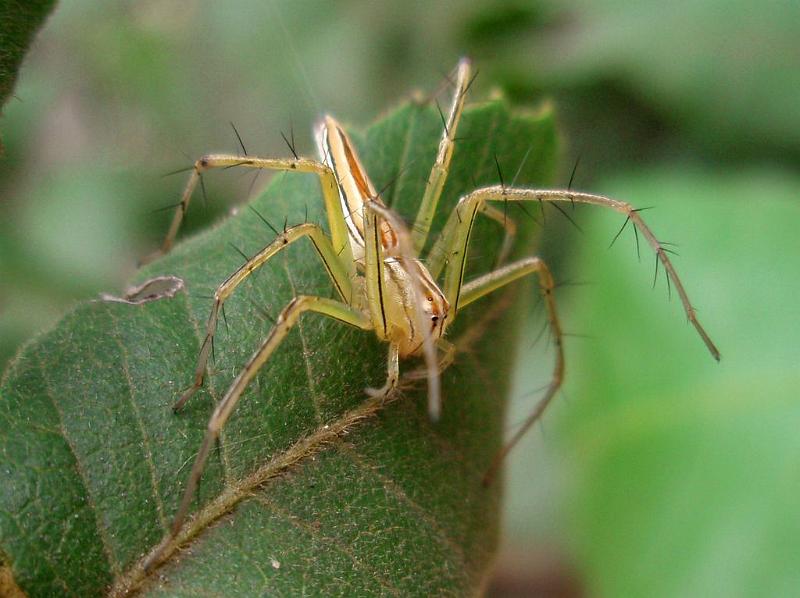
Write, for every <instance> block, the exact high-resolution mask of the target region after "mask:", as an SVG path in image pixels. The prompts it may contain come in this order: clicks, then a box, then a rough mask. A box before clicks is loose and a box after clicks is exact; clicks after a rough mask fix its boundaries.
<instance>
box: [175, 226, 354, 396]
mask: <svg viewBox="0 0 800 598" xmlns="http://www.w3.org/2000/svg"><path fill="white" fill-rule="evenodd" d="M304 238H308V239H309V240H310V241H311V243H312V245H313V246H314V249H316V251H317V254H318V255H319V257H320V259H321V260H322V263H323V265H324V266H325V270H326V271H327V272H328V275H329V276H330V278H331V281H332V282H333V286H334V287H335V288H336V291H337V293H338V295H339V297H341V299H342V301H343V302H345V303H346V304H347V305H350V306H351V307H353V308H354V309H361V308H362V306H361V303H360V301H359V299H360V295H358V294H357V295H354V293H353V282H352V279H351V277H350V272H348V268H347V264H346V263H345V262H344V260H343V259H342V258H341V257H340V256H339V254H337V252H336V251H335V250H334V247H333V244H332V243H331V241H330V239H329V238H328V237H327V236H326V235H325V233H324V232H323V230H322V229H321V228H320V227H319V226H317V225H316V224H311V223H305V224H300V225H297V226H293V227H291V228H289V229H287V230H286V231H285V232H283V233H280V234H279V235H278V236H277V237H276V238H275V240H274V241H272V243H270V244H269V245H267V246H266V247H264V248H263V249H262V250H261V251H259V252H258V253H257V254H256V255H254V256H253V257H252V258H250V259H249V260H247V261H246V262H245V263H244V264H242V265H241V266H240V267H239V269H238V270H236V272H234V273H233V274H231V275H230V276H229V277H228V279H227V280H225V282H223V283H222V284H221V285H219V286H218V287H217V289H216V291H214V306H213V307H212V309H211V314H210V315H209V317H208V321H207V322H206V336H205V339H204V340H203V343H202V344H201V346H200V355H199V357H198V360H197V367H196V368H195V372H194V381H193V383H192V385H191V386H190V387H189V388H188V389H186V390H185V391H184V392H183V394H182V395H181V397H180V399H178V401H177V402H176V403H175V405H174V407H173V409H175V410H176V411H177V410H179V409H180V408H182V407H183V405H184V404H185V403H186V401H188V400H189V399H190V398H191V397H192V395H194V393H195V392H197V390H198V389H199V388H200V387H201V386H202V385H203V379H204V378H205V374H206V366H207V364H208V357H209V355H210V352H211V347H212V346H213V341H214V334H215V332H216V329H217V322H218V319H219V313H220V311H221V310H222V309H223V306H224V304H225V301H227V299H228V297H230V296H231V294H232V293H233V292H234V291H235V290H236V288H237V287H238V286H239V285H240V284H242V283H243V282H244V281H245V280H247V278H248V277H249V276H250V275H251V274H252V273H253V272H254V271H255V270H257V269H258V268H260V267H261V266H263V265H264V264H265V263H266V262H267V260H269V259H270V258H271V257H272V256H274V255H275V254H276V253H278V252H279V251H281V250H283V249H285V248H287V247H289V246H290V245H291V244H292V243H295V242H297V241H299V240H300V239H304Z"/></svg>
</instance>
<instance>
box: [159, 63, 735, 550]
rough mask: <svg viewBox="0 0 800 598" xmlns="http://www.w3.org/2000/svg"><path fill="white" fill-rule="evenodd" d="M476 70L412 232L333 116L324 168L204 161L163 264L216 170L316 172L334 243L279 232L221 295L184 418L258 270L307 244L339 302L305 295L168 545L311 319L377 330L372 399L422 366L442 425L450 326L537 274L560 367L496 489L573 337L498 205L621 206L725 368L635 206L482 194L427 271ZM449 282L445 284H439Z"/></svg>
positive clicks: (277, 328) (559, 195)
mask: <svg viewBox="0 0 800 598" xmlns="http://www.w3.org/2000/svg"><path fill="white" fill-rule="evenodd" d="M470 71H471V67H470V62H469V60H467V59H462V60H461V61H460V62H459V63H458V65H457V68H456V76H455V92H454V94H453V99H452V103H451V105H450V108H449V112H448V113H447V115H446V116H443V121H444V130H443V133H442V137H441V140H440V143H439V149H438V154H437V157H436V160H435V162H434V164H433V167H432V169H431V172H430V176H429V178H428V182H427V186H426V188H425V192H424V195H423V197H422V201H421V203H420V207H419V209H418V212H417V215H416V219H415V221H414V224H413V226H412V227H410V228H409V227H407V226H406V225H405V223H404V222H403V221H402V220H401V219H400V218H399V217H398V216H397V215H396V214H395V213H394V212H393V211H391V210H390V209H389V208H387V207H386V205H385V204H384V203H383V201H382V200H381V197H380V195H379V193H378V192H377V191H376V189H375V187H374V185H373V183H372V182H371V181H370V179H369V176H368V175H367V173H366V172H365V170H364V167H363V166H362V164H361V161H360V159H359V157H358V155H357V153H356V150H355V148H354V145H353V143H352V142H351V141H350V138H349V137H348V135H347V133H346V132H345V131H344V129H343V128H342V126H341V125H340V124H339V123H338V122H337V121H336V119H334V118H333V117H332V116H325V117H324V118H323V119H322V120H321V122H320V123H319V125H318V126H317V130H316V139H317V145H318V150H319V157H320V159H319V161H315V160H310V159H306V158H300V157H297V156H295V157H294V158H291V159H280V158H278V159H272V158H258V157H252V156H241V155H233V154H209V155H205V156H203V157H201V158H200V159H198V160H197V161H196V162H195V164H194V167H193V169H192V172H191V175H190V177H189V180H188V182H187V184H186V187H185V189H184V192H183V195H182V198H181V202H180V204H179V206H178V207H177V209H176V211H175V215H174V217H173V220H172V224H171V226H170V228H169V231H168V233H167V235H166V237H165V240H164V242H163V245H162V247H161V249H160V250H159V252H158V254H161V253H166V252H168V251H169V250H170V248H171V247H172V245H173V242H174V240H175V237H176V235H177V232H178V229H179V228H180V225H181V222H182V220H183V216H184V214H185V213H186V210H187V208H188V205H189V201H190V199H191V196H192V193H193V191H194V189H195V187H196V186H197V184H198V183H199V182H201V178H200V177H201V174H202V173H203V172H204V171H207V170H211V169H214V168H228V167H233V166H244V167H249V168H255V169H269V170H279V171H295V172H304V173H314V174H316V175H317V176H318V177H319V180H320V185H321V188H322V197H323V201H324V203H325V209H326V213H327V220H328V228H329V233H326V232H325V231H324V230H323V229H322V228H321V227H320V226H319V225H317V224H313V223H304V224H300V225H297V226H293V227H290V228H288V229H286V230H284V231H283V232H282V233H278V234H277V237H276V238H275V239H274V240H273V241H272V242H271V243H269V244H268V245H267V246H266V247H264V248H263V249H262V250H261V251H259V252H258V253H257V254H256V255H254V256H253V257H252V258H250V259H248V260H247V261H246V262H245V263H244V264H243V265H242V266H241V267H239V269H238V270H236V272H234V273H233V274H231V275H230V276H229V277H228V279H227V280H225V281H224V282H223V283H222V284H220V285H219V286H218V287H217V289H216V292H215V293H214V299H213V301H214V303H213V307H212V309H211V313H210V315H209V317H208V321H207V325H206V334H205V339H204V341H203V343H202V345H201V349H200V354H199V358H198V362H197V367H196V369H195V372H194V380H193V382H192V384H191V386H190V387H189V388H188V389H187V390H186V391H184V392H183V394H182V395H181V397H180V398H179V400H178V401H177V403H175V406H174V409H175V410H178V409H180V408H181V407H182V406H183V405H184V404H185V403H186V402H187V401H188V400H189V399H190V398H191V397H192V396H193V395H194V394H195V392H196V391H197V390H198V389H199V388H201V386H202V385H203V380H204V378H205V376H206V367H207V363H208V359H209V355H210V352H211V348H212V342H213V338H214V334H215V332H216V328H217V323H218V318H219V315H220V311H221V310H222V307H223V305H224V303H225V301H227V299H228V298H229V297H230V296H231V294H232V293H233V292H234V291H235V290H236V288H237V287H238V286H239V285H240V284H241V283H242V282H243V281H245V280H246V279H247V278H248V277H249V276H250V275H251V274H252V273H253V272H254V271H255V270H257V269H258V268H260V267H261V266H262V265H264V264H265V263H266V262H267V261H268V260H269V259H271V258H272V257H273V256H275V255H276V254H277V253H279V252H280V251H281V250H282V249H284V248H286V247H288V246H289V245H291V244H292V243H295V242H297V241H299V240H301V239H304V238H308V239H309V240H310V241H311V243H312V244H313V246H314V249H315V250H316V252H317V254H318V255H319V257H320V260H321V262H322V265H323V266H324V268H325V270H326V271H327V273H328V275H329V276H330V279H331V282H332V283H333V287H334V288H335V290H336V293H337V295H338V299H328V298H324V297H319V296H308V295H301V296H297V297H294V298H293V299H292V300H291V301H289V303H288V304H287V305H286V306H285V307H284V308H283V310H282V311H281V312H280V315H279V316H278V317H277V319H276V321H275V324H274V326H273V328H272V330H271V331H270V332H269V334H268V335H267V337H266V338H265V339H264V340H263V341H262V343H261V346H260V347H259V348H258V349H257V350H256V351H255V353H254V354H253V355H252V356H251V357H250V359H249V360H248V361H247V363H246V364H245V365H244V367H243V368H242V369H241V371H240V372H239V374H238V375H237V376H236V378H235V379H234V380H233V382H232V383H231V385H230V387H229V388H228V390H227V392H226V393H225V395H224V397H223V398H222V400H221V401H220V402H219V403H218V404H217V406H216V408H215V410H214V412H213V414H212V415H211V418H210V420H209V422H208V427H207V430H206V434H205V437H204V439H203V443H202V445H201V448H200V451H199V453H198V454H197V456H196V458H195V461H194V465H193V467H192V471H191V474H190V476H189V480H188V484H187V486H186V489H185V491H184V494H183V497H182V500H181V503H180V506H179V507H178V510H177V513H176V515H175V519H174V520H173V523H172V526H171V529H170V535H169V536H168V537H167V538H165V541H164V543H162V547H163V546H164V545H165V543H167V542H168V541H170V540H171V539H172V538H174V537H175V536H176V535H177V534H178V532H179V531H180V529H181V527H182V525H183V521H184V519H185V517H186V515H187V513H188V511H189V507H190V505H191V501H192V499H193V496H194V493H195V491H196V489H197V485H198V483H199V480H200V478H201V476H202V473H203V470H204V468H205V464H206V461H207V459H208V456H209V453H210V451H211V449H212V447H213V446H214V443H215V441H216V440H217V438H218V436H219V433H220V431H221V429H222V428H223V426H224V425H225V423H226V422H227V420H228V418H229V417H230V415H231V413H232V412H233V410H234V408H235V407H236V404H237V403H238V401H239V399H240V398H241V396H242V393H243V392H244V390H245V388H246V387H247V386H248V384H249V383H250V382H251V381H252V380H253V378H254V377H255V375H256V374H257V373H258V371H259V370H260V369H261V368H262V367H263V366H264V364H265V363H266V362H267V361H268V359H269V358H270V356H271V355H272V354H273V352H274V351H275V350H276V349H277V348H278V347H279V346H280V344H281V342H282V341H283V340H284V338H285V337H286V336H287V334H288V333H289V331H290V330H291V329H292V327H293V326H294V325H295V324H296V323H297V321H298V319H299V318H300V316H301V315H302V314H303V313H305V312H316V313H318V314H322V315H324V316H328V317H330V318H333V319H335V320H339V321H341V322H344V323H346V324H349V325H351V326H355V327H357V328H360V329H362V330H372V331H374V332H375V334H376V335H377V336H378V338H379V339H380V340H382V341H385V342H386V343H388V345H389V350H388V364H387V377H386V382H385V384H384V385H383V386H382V387H381V388H377V389H376V388H367V389H366V392H367V393H368V394H369V395H371V396H374V397H381V396H386V395H388V394H389V393H390V392H392V391H393V390H394V389H395V387H396V386H397V384H398V380H399V370H400V365H399V363H400V359H402V358H407V357H412V356H421V357H423V358H424V360H425V370H426V372H427V381H428V411H429V415H430V418H431V419H432V420H434V421H435V420H436V419H437V418H438V417H439V414H440V411H441V398H440V390H439V374H440V372H441V371H442V370H444V369H445V368H446V367H447V366H448V365H449V364H450V363H452V361H453V359H454V357H455V347H454V345H453V344H452V343H450V342H448V341H447V340H446V339H445V338H444V335H445V331H446V330H447V327H448V326H449V325H451V324H452V323H453V321H454V320H455V319H456V318H457V316H458V313H459V311H460V310H461V309H463V308H465V307H466V306H467V305H469V304H470V303H473V302H474V301H476V300H477V299H479V298H481V297H483V296H485V295H487V294H489V293H492V292H493V291H496V290H498V289H500V288H502V287H505V286H506V285H508V284H510V283H512V282H513V281H515V280H517V279H519V278H522V277H524V276H528V275H530V274H537V275H538V279H539V287H540V290H541V294H542V296H543V299H544V304H545V307H546V310H547V317H548V322H549V326H550V328H551V330H552V333H553V337H554V340H555V348H556V349H555V350H556V359H555V366H554V369H553V373H552V378H551V381H550V384H549V386H548V387H547V390H546V391H545V394H544V395H543V397H542V398H541V399H540V400H539V402H538V403H537V405H536V407H535V409H534V411H533V412H532V413H531V414H530V415H529V416H528V417H527V419H526V420H525V421H524V423H523V424H522V426H521V427H519V429H518V430H517V431H516V433H515V434H514V435H513V436H512V438H511V439H510V440H509V441H508V442H507V443H506V444H505V446H504V447H503V448H502V449H501V451H500V452H499V453H498V455H497V456H496V457H495V459H494V462H493V464H492V466H491V468H490V470H489V471H488V472H487V474H486V478H485V480H486V481H487V482H488V481H489V480H491V478H492V477H493V476H494V473H495V470H496V469H497V468H498V467H499V465H500V464H501V462H502V460H503V458H504V456H505V455H506V454H507V453H508V452H509V451H510V450H511V448H512V447H513V446H514V445H515V444H516V443H517V441H518V440H519V439H520V438H521V437H522V436H523V435H524V434H525V433H526V431H527V430H528V429H530V427H531V426H532V425H533V424H534V423H535V422H536V421H537V420H538V419H539V417H540V416H541V415H542V413H543V411H544V410H545V408H546V407H547V405H548V404H549V403H550V401H551V400H552V398H553V396H554V395H555V394H556V392H557V391H558V389H559V387H560V385H561V382H562V379H563V376H564V353H563V346H562V330H561V325H560V323H559V319H558V315H557V311H556V304H555V299H554V297H553V290H554V286H555V285H554V280H553V276H552V274H551V273H550V270H549V269H548V267H547V265H546V264H545V262H544V261H543V260H541V259H540V258H538V257H527V258H524V259H521V260H519V261H516V262H513V263H510V264H505V265H502V264H503V261H504V258H505V257H506V254H507V253H508V249H509V248H510V246H511V240H512V239H513V236H514V226H513V223H511V222H510V221H507V220H506V218H505V214H504V212H503V211H502V210H500V209H498V208H497V207H495V206H494V205H493V204H495V203H496V202H530V201H535V202H571V203H583V204H592V205H597V206H602V207H606V208H610V209H612V210H615V211H617V212H620V213H622V214H624V215H625V217H626V223H627V222H628V221H631V222H632V223H633V225H634V226H635V227H636V228H637V229H638V230H639V231H640V232H641V233H642V234H643V236H644V237H645V239H646V240H647V241H648V243H649V244H650V245H651V246H652V247H653V250H654V251H655V252H656V255H657V259H658V260H659V261H660V262H661V263H662V265H663V266H664V268H665V270H666V272H667V275H668V276H669V277H670V278H671V279H672V282H673V284H674V287H675V290H676V292H677V293H678V296H679V297H680V300H681V303H682V304H683V307H684V309H685V311H686V314H687V317H688V319H689V321H690V322H691V323H692V324H693V325H694V327H695V328H696V330H697V332H698V333H699V335H700V337H701V338H702V340H703V342H704V343H705V344H706V346H707V347H708V350H709V351H710V352H711V354H712V355H713V356H714V358H716V359H719V352H718V350H717V348H716V347H715V346H714V343H713V342H712V341H711V339H710V337H709V336H708V334H707V333H706V331H705V330H704V329H703V327H702V325H701V324H700V322H699V321H698V319H697V317H696V314H695V311H694V309H693V308H692V306H691V304H690V302H689V298H688V296H687V294H686V291H685V290H684V287H683V285H682V283H681V281H680V279H679V278H678V275H677V273H676V271H675V269H674V267H673V265H672V263H671V262H670V260H669V257H668V256H667V252H666V250H665V249H664V248H663V247H662V245H661V243H659V241H658V240H657V239H656V237H655V236H654V234H653V233H652V232H651V230H650V229H649V228H648V227H647V225H646V224H645V223H644V221H643V220H642V219H641V217H640V215H639V211H638V210H636V209H635V208H633V207H632V206H631V205H629V204H627V203H625V202H622V201H618V200H615V199H611V198H608V197H604V196H601V195H594V194H590V193H582V192H577V191H572V190H541V189H530V188H515V187H506V186H505V185H494V186H489V187H483V188H479V189H476V190H474V191H472V192H470V193H468V194H467V195H465V196H463V197H462V198H461V199H460V200H459V202H458V205H457V206H456V208H455V210H454V211H453V212H452V213H451V214H450V216H449V219H448V220H447V222H446V224H445V226H444V228H443V230H442V232H441V234H440V235H439V237H438V239H437V240H436V242H435V243H434V244H433V247H432V249H431V250H430V252H429V253H428V255H427V256H426V260H425V261H424V262H423V261H422V260H421V259H420V257H419V256H420V253H421V252H422V249H423V248H424V247H425V246H426V241H427V239H428V235H429V232H430V230H431V223H432V221H433V218H434V215H435V213H436V207H437V203H438V200H439V197H440V196H441V194H442V190H443V188H444V184H445V181H446V179H447V174H448V169H449V165H450V162H451V159H452V156H453V151H454V149H455V139H456V130H457V128H458V124H459V120H460V117H461V113H462V111H463V108H464V101H465V97H466V94H467V91H468V89H469V87H470V84H471V76H470ZM479 214H482V215H483V216H485V217H488V218H491V219H493V220H495V221H497V222H499V223H500V224H501V225H502V226H504V227H505V233H506V234H505V236H506V238H505V241H504V243H503V246H502V249H501V251H500V256H499V258H498V263H499V264H501V265H500V266H499V267H498V268H497V269H495V270H494V271H492V272H489V273H488V274H484V275H483V276H480V277H478V278H477V279H475V280H473V281H471V282H469V283H464V272H465V265H466V258H467V250H468V247H469V241H470V233H471V231H472V227H473V223H474V221H475V219H476V218H477V217H478V215H479ZM440 278H441V279H442V283H441V285H440V284H437V282H436V281H437V280H439V279H440ZM158 555H159V551H156V553H155V554H153V555H152V557H151V558H150V559H149V563H150V564H155V563H156V562H157V561H158Z"/></svg>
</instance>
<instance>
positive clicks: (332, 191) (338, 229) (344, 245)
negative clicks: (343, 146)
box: [142, 154, 355, 278]
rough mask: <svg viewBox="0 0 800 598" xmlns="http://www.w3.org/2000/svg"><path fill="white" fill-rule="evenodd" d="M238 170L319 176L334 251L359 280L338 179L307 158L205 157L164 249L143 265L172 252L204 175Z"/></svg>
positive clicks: (191, 179) (185, 192)
mask: <svg viewBox="0 0 800 598" xmlns="http://www.w3.org/2000/svg"><path fill="white" fill-rule="evenodd" d="M237 166H242V167H245V168H255V169H259V170H280V171H286V172H304V173H313V174H316V175H317V176H318V177H319V182H320V187H321V188H322V197H323V201H324V202H325V213H326V214H327V216H328V226H329V228H330V234H331V237H330V238H331V241H332V243H333V247H334V248H335V249H336V253H337V255H340V256H341V258H342V262H343V263H345V264H346V268H347V270H348V272H349V274H350V277H351V278H353V277H355V264H354V263H353V255H352V251H351V248H350V243H349V241H348V233H347V226H346V225H345V220H344V213H343V212H342V206H341V204H340V202H339V195H338V193H337V182H336V177H335V176H334V174H333V171H332V170H331V169H330V168H328V167H327V166H326V165H325V164H321V163H320V162H316V161H315V160H308V159H306V158H297V159H283V158H259V157H256V156H236V155H234V154H208V155H205V156H202V157H201V158H199V159H198V160H197V161H196V162H195V163H194V166H193V167H192V173H191V175H190V176H189V180H188V181H186V187H185V188H184V190H183V194H182V195H181V201H180V203H179V204H178V206H177V208H175V215H174V216H173V217H172V223H171V224H170V227H169V231H168V232H167V235H166V237H165V238H164V242H163V243H162V245H161V248H160V249H159V250H157V251H156V252H154V253H153V254H151V255H149V256H147V257H146V258H145V259H144V260H142V262H143V263H149V262H151V261H153V260H154V259H156V258H157V257H159V256H161V255H164V254H166V253H168V252H169V250H170V249H172V245H173V244H174V242H175V237H176V236H177V234H178V230H179V229H180V226H181V223H182V222H183V218H184V216H185V214H186V211H187V210H188V209H189V202H190V201H191V199H192V193H193V192H194V190H195V188H196V187H197V185H198V183H201V184H202V175H203V172H205V171H207V170H212V169H214V168H233V167H237Z"/></svg>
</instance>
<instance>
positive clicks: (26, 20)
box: [0, 0, 55, 107]
mask: <svg viewBox="0 0 800 598" xmlns="http://www.w3.org/2000/svg"><path fill="white" fill-rule="evenodd" d="M53 4H55V0H38V1H33V0H30V1H25V2H21V1H19V0H5V1H4V2H3V3H2V4H0V107H2V105H3V104H4V103H5V101H6V99H7V98H8V95H9V94H10V93H11V90H12V89H13V88H14V81H16V79H17V71H18V70H19V65H20V64H21V63H22V59H23V57H24V56H25V52H26V51H27V50H28V46H29V45H30V42H31V39H32V38H33V36H34V35H35V34H36V30H37V29H39V27H40V26H41V24H42V22H43V21H44V19H45V17H47V14H48V13H49V12H50V10H51V9H52V8H53Z"/></svg>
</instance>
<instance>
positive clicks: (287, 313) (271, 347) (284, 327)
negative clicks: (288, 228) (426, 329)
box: [145, 295, 372, 569]
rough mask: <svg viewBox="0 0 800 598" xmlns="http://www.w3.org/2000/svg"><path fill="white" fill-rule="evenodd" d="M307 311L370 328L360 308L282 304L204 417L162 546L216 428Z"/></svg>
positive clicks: (181, 513)
mask: <svg viewBox="0 0 800 598" xmlns="http://www.w3.org/2000/svg"><path fill="white" fill-rule="evenodd" d="M307 311H312V312H316V313H319V314H322V315H325V316H328V317H330V318H333V319H335V320H339V321H341V322H344V323H345V324H350V325H351V326H356V327H358V328H361V329H363V330H369V329H371V328H372V324H371V322H370V321H369V318H368V317H367V316H366V315H365V314H363V313H362V312H361V311H360V310H358V309H355V308H353V307H351V306H349V305H346V304H344V303H341V302H340V301H334V300H332V299H325V298H323V297H314V296H308V295H300V296H298V297H295V298H294V299H292V300H291V301H290V302H289V303H288V304H287V305H286V307H284V309H283V311H281V313H280V315H279V316H278V318H277V320H276V322H275V325H274V326H273V328H272V330H271V331H270V333H269V335H268V336H267V338H266V339H265V340H264V341H263V343H262V344H261V346H260V347H259V349H258V350H257V351H256V352H255V353H254V354H253V355H252V357H250V359H249V360H248V362H247V363H246V364H245V366H244V368H243V369H242V371H241V372H239V374H238V375H237V376H236V379H235V380H234V381H233V382H232V383H231V385H230V387H229V388H228V391H227V392H226V393H225V396H224V397H223V398H222V400H221V401H220V402H219V404H218V405H217V407H216V409H214V413H213V414H212V415H211V418H210V419H209V420H208V427H207V429H206V434H205V437H204V438H203V444H202V445H201V446H200V452H199V453H198V454H197V457H196V458H195V461H194V465H193V466H192V472H191V474H190V475H189V481H188V483H187V485H186V490H184V493H183V497H182V498H181V503H180V505H179V507H178V511H177V513H176V514H175V519H174V520H173V522H172V527H171V528H170V531H169V534H168V536H167V538H165V540H164V541H162V543H161V546H162V547H163V548H166V546H168V545H169V542H170V541H171V540H172V539H173V538H174V537H175V536H176V535H177V534H178V532H179V531H180V529H181V527H183V522H184V520H185V519H186V515H187V514H188V512H189V507H190V506H191V503H192V500H193V498H194V494H195V491H196V490H197V484H198V482H199V481H200V477H201V476H202V474H203V470H204V469H205V465H206V461H207V460H208V456H209V454H210V452H211V449H212V448H213V447H214V443H215V442H216V441H217V438H218V437H219V433H220V430H222V428H223V427H224V426H225V423H226V422H227V421H228V418H229V417H230V415H231V413H232V412H233V410H234V408H235V407H236V404H237V403H238V402H239V399H240V398H241V396H242V393H243V392H244V390H245V388H247V385H248V384H249V383H250V382H251V381H252V379H253V378H254V377H255V375H256V374H257V373H258V371H259V370H260V369H261V368H262V367H263V366H264V364H265V363H266V362H267V360H268V359H269V358H270V356H271V355H272V353H273V352H274V351H275V349H277V348H278V346H279V345H280V344H281V342H283V339H284V338H286V335H287V334H288V333H289V331H290V330H291V329H292V327H293V326H294V325H295V324H296V323H297V321H298V319H299V318H300V316H301V315H302V314H303V313H304V312H307ZM161 553H162V551H156V552H155V553H154V554H153V555H151V557H150V558H149V560H148V562H147V564H146V565H145V569H147V568H150V567H152V566H155V565H157V564H158V563H159V561H160V556H161Z"/></svg>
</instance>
